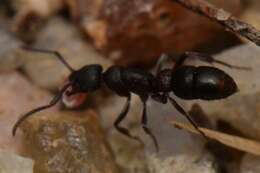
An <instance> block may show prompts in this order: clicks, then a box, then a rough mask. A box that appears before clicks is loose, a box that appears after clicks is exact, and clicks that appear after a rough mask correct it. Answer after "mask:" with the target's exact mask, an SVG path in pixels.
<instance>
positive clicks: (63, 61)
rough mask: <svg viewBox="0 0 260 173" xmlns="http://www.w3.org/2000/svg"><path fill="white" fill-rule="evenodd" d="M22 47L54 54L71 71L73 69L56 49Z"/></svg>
mask: <svg viewBox="0 0 260 173" xmlns="http://www.w3.org/2000/svg"><path fill="white" fill-rule="evenodd" d="M22 48H23V49H25V50H28V51H33V52H40V53H47V54H52V55H55V56H56V57H57V58H58V59H59V60H60V61H61V62H62V63H63V64H64V65H65V66H66V67H67V68H68V69H69V70H70V71H71V72H73V71H75V70H74V69H73V68H72V67H71V66H70V65H69V63H68V62H67V61H66V60H65V59H64V57H63V56H62V55H61V54H60V53H59V52H58V51H52V50H45V49H38V48H33V47H29V46H22Z"/></svg>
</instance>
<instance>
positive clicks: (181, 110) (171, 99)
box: [167, 96, 208, 140]
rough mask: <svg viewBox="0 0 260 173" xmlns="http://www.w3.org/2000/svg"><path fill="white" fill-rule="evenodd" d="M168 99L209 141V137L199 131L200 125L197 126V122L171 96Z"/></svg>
mask: <svg viewBox="0 0 260 173" xmlns="http://www.w3.org/2000/svg"><path fill="white" fill-rule="evenodd" d="M167 97H168V99H169V100H170V102H171V104H172V105H173V106H174V107H175V109H176V110H177V111H178V112H179V113H181V115H183V116H185V118H186V119H187V120H188V121H189V122H190V123H191V125H193V127H194V128H195V129H196V130H197V131H198V132H199V133H200V134H201V135H202V136H203V137H205V138H206V139H207V140H208V137H207V136H206V135H205V134H204V133H203V132H202V131H201V130H200V129H199V127H198V125H197V124H196V122H195V121H193V119H192V118H191V117H190V115H189V114H188V113H187V112H186V111H185V110H184V109H183V108H182V107H181V106H180V105H179V104H178V103H177V102H176V101H175V100H174V99H173V98H171V97H170V96H167Z"/></svg>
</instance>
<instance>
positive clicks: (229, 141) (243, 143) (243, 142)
mask: <svg viewBox="0 0 260 173" xmlns="http://www.w3.org/2000/svg"><path fill="white" fill-rule="evenodd" d="M171 124H172V125H174V126H175V127H177V128H180V129H185V130H187V131H189V132H192V133H195V134H199V132H198V131H197V130H196V129H194V127H193V126H191V125H188V124H184V123H180V122H176V121H171ZM199 129H200V130H201V131H202V132H203V133H204V134H205V135H206V136H207V137H208V138H211V139H214V140H217V141H218V142H220V143H222V144H224V145H227V146H229V147H232V148H235V149H238V150H241V151H244V152H247V153H250V154H254V155H258V156H260V143H259V142H257V141H253V140H249V139H246V138H242V137H239V136H234V135H229V134H226V133H222V132H217V131H214V130H209V129H206V128H202V127H199Z"/></svg>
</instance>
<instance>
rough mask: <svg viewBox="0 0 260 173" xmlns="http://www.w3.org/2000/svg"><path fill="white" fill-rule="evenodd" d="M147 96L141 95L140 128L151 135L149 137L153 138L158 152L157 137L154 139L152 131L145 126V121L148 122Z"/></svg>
mask: <svg viewBox="0 0 260 173" xmlns="http://www.w3.org/2000/svg"><path fill="white" fill-rule="evenodd" d="M147 98H148V97H147V96H145V97H142V96H141V100H142V102H143V114H142V128H143V130H144V132H145V133H146V134H147V135H149V136H150V137H151V139H152V140H153V143H154V145H155V148H156V151H157V152H158V151H159V145H158V142H157V139H156V137H155V135H154V134H153V133H152V131H151V130H150V129H149V128H148V127H147V123H148V119H147V111H146V102H147Z"/></svg>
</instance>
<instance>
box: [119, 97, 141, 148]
mask: <svg viewBox="0 0 260 173" xmlns="http://www.w3.org/2000/svg"><path fill="white" fill-rule="evenodd" d="M130 101H131V94H129V95H128V96H127V101H126V103H125V106H124V108H123V110H122V112H121V113H120V114H119V116H118V117H117V119H116V121H115V123H114V126H115V128H116V129H117V130H118V132H120V133H122V134H123V135H126V136H127V137H129V138H132V139H135V140H137V141H139V142H140V143H142V141H141V140H140V139H139V138H138V137H136V136H133V135H131V134H130V132H129V130H128V129H126V128H124V127H122V126H120V123H121V122H122V121H123V120H124V119H125V117H126V115H127V113H128V112H129V108H130Z"/></svg>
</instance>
